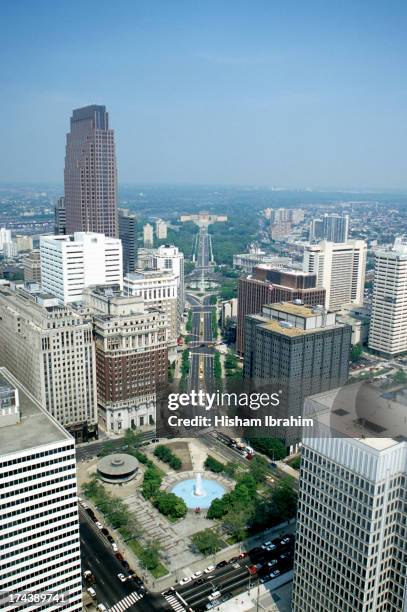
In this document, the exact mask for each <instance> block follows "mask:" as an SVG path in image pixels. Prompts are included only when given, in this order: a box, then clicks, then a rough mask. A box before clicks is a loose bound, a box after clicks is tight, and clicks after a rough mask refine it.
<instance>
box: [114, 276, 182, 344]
mask: <svg viewBox="0 0 407 612" xmlns="http://www.w3.org/2000/svg"><path fill="white" fill-rule="evenodd" d="M123 285H124V294H125V295H134V296H137V297H139V298H141V299H143V300H144V304H145V306H146V307H147V308H157V309H159V310H160V311H161V312H163V313H164V314H165V317H166V326H167V327H168V329H169V335H168V349H169V350H171V351H172V352H173V350H174V349H175V347H176V346H177V338H178V327H179V324H178V278H177V276H176V275H175V274H174V273H173V272H172V271H171V270H138V271H137V272H131V273H130V274H127V276H125V277H124V279H123Z"/></svg>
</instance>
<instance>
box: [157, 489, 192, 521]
mask: <svg viewBox="0 0 407 612" xmlns="http://www.w3.org/2000/svg"><path fill="white" fill-rule="evenodd" d="M154 505H155V506H156V508H158V510H159V511H160V512H161V514H164V515H165V516H170V517H171V518H173V519H177V518H181V517H183V516H185V515H186V513H187V511H188V508H187V505H186V503H185V502H184V500H183V499H181V497H178V495H175V493H167V492H166V491H159V492H158V493H157V494H156V496H155V499H154Z"/></svg>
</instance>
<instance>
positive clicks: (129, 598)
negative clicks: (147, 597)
mask: <svg viewBox="0 0 407 612" xmlns="http://www.w3.org/2000/svg"><path fill="white" fill-rule="evenodd" d="M142 597H143V595H139V593H136V592H134V593H130V595H126V597H123V599H121V600H120V601H118V602H117V603H115V604H114V606H112V607H111V608H109V612H124V610H127V608H130V606H131V605H133V604H135V603H136V602H137V601H139V599H141V598H142Z"/></svg>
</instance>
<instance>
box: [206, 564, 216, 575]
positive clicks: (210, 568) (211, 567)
mask: <svg viewBox="0 0 407 612" xmlns="http://www.w3.org/2000/svg"><path fill="white" fill-rule="evenodd" d="M214 569H215V566H214V565H208V567H207V568H206V569H204V574H210V573H211V572H213V570H214Z"/></svg>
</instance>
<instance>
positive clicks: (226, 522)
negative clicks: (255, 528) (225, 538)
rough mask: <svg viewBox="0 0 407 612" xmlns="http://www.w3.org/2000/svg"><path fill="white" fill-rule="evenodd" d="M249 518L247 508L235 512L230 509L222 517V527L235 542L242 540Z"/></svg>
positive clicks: (245, 533)
mask: <svg viewBox="0 0 407 612" xmlns="http://www.w3.org/2000/svg"><path fill="white" fill-rule="evenodd" d="M250 518H251V512H250V509H248V508H240V509H239V510H238V511H237V512H236V511H235V510H234V509H233V510H232V509H230V510H229V511H228V512H227V513H226V514H225V516H224V518H223V521H222V524H223V527H224V528H225V529H226V531H228V532H229V533H230V535H231V536H232V537H233V538H235V539H236V540H243V539H244V538H245V537H246V535H247V527H248V523H249V520H250Z"/></svg>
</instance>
